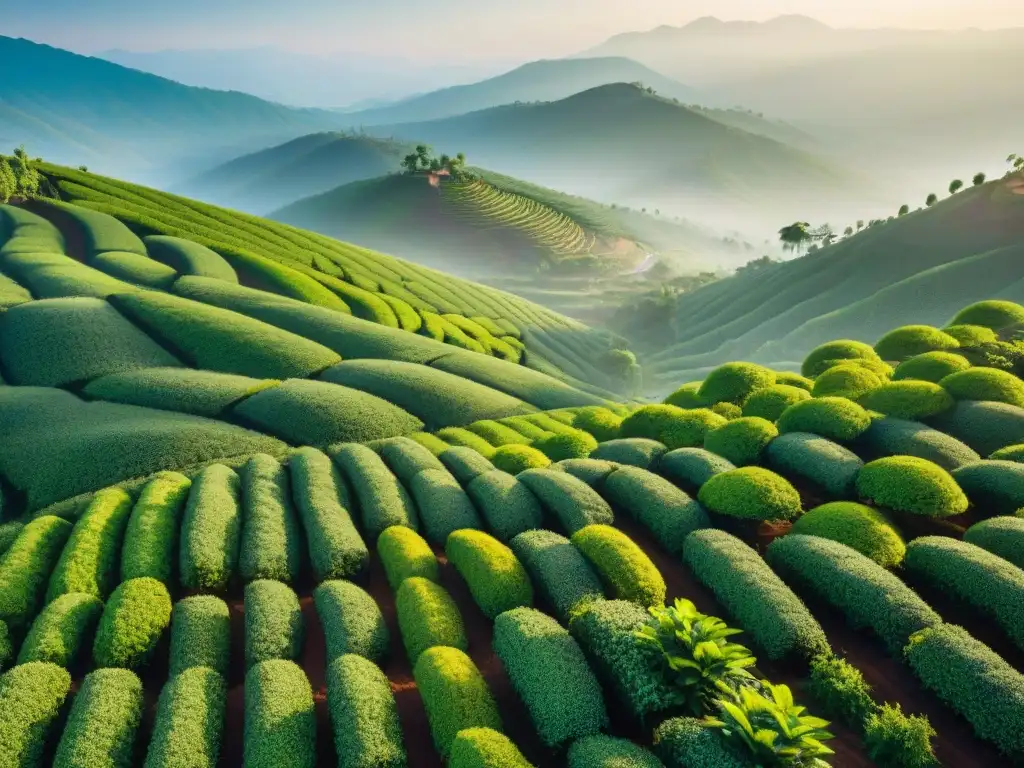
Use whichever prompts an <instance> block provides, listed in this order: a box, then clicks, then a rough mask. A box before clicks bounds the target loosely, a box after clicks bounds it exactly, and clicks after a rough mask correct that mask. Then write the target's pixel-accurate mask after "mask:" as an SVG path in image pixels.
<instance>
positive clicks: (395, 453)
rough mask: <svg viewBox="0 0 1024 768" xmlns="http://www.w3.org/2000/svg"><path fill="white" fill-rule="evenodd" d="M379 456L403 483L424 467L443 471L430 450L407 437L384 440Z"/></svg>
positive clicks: (439, 462) (406, 482) (441, 465)
mask: <svg viewBox="0 0 1024 768" xmlns="http://www.w3.org/2000/svg"><path fill="white" fill-rule="evenodd" d="M380 453H381V456H383V457H384V461H385V462H387V465H388V467H389V468H390V469H391V471H392V472H394V473H395V476H396V477H397V478H398V479H399V480H401V481H402V482H403V483H405V484H406V485H407V486H408V484H409V482H410V481H411V480H412V479H413V477H415V476H416V475H418V474H419V473H420V472H422V471H423V470H425V469H436V470H440V471H444V464H442V463H441V461H440V460H439V459H438V458H437V457H436V456H434V455H433V454H432V453H431V452H430V451H428V450H427V449H426V448H424V447H423V446H422V445H420V444H419V443H417V442H416V441H415V440H411V439H410V438H408V437H394V438H391V439H390V440H386V441H384V443H383V445H382V447H381V449H380Z"/></svg>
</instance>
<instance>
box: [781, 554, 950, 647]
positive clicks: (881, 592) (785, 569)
mask: <svg viewBox="0 0 1024 768" xmlns="http://www.w3.org/2000/svg"><path fill="white" fill-rule="evenodd" d="M765 559H766V560H767V561H768V564H769V565H771V566H772V568H773V569H774V570H775V571H776V572H778V573H779V574H780V575H781V576H782V577H783V579H785V580H786V582H787V583H789V584H790V585H791V586H794V587H796V588H797V589H798V590H801V591H804V592H806V593H808V594H812V595H814V596H815V597H817V598H819V599H821V600H824V601H825V602H827V603H829V604H830V605H833V606H834V607H836V608H837V609H838V610H840V611H842V613H843V615H845V616H846V619H847V621H848V622H849V623H850V625H851V626H852V627H854V628H855V629H866V628H870V629H872V630H874V632H875V634H876V635H878V636H879V637H880V638H881V640H882V642H884V643H885V644H886V646H888V648H889V651H890V652H891V653H898V652H899V650H900V649H901V648H903V646H904V645H906V644H907V640H908V639H909V638H910V636H911V635H912V634H914V632H917V631H918V630H920V629H923V628H925V627H930V626H934V625H936V624H938V623H939V622H941V619H940V618H939V615H938V614H937V613H935V611H933V610H932V609H931V608H930V607H929V606H928V605H927V603H925V602H924V601H923V600H922V599H921V598H920V597H918V596H917V595H916V594H915V593H914V592H913V590H911V589H910V588H909V587H907V586H906V585H905V584H904V583H903V582H902V581H900V580H899V579H898V578H897V577H896V576H894V575H893V574H891V573H889V571H887V570H885V569H884V568H883V567H882V566H880V565H878V564H877V563H875V562H874V561H872V560H870V559H869V558H867V557H865V556H864V555H862V554H861V553H860V552H857V551H856V550H854V549H851V548H850V547H848V546H846V545H845V544H840V543H839V542H836V541H830V540H829V539H823V538H820V537H818V536H801V535H799V534H790V535H789V536H784V537H782V538H781V539H776V540H775V541H773V542H772V543H771V544H769V545H768V550H767V552H766V553H765Z"/></svg>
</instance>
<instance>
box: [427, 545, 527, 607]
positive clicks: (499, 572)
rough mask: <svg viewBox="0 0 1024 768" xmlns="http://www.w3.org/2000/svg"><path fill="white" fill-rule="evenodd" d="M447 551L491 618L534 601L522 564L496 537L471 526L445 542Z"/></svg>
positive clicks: (474, 598)
mask: <svg viewBox="0 0 1024 768" xmlns="http://www.w3.org/2000/svg"><path fill="white" fill-rule="evenodd" d="M445 554H446V555H447V557H448V562H449V563H451V564H452V565H453V566H454V567H455V570H457V571H458V572H459V575H460V576H462V578H463V579H465V581H466V584H467V585H468V586H469V591H470V593H471V594H472V595H473V600H474V601H475V602H476V604H477V605H478V606H479V607H480V610H481V611H483V612H484V614H485V615H486V616H487V617H488V618H490V619H493V618H494V617H495V616H497V615H498V614H499V613H502V612H504V611H508V610H511V609H512V608H519V607H521V606H528V605H531V604H532V603H533V587H532V585H531V584H530V578H529V576H527V575H526V571H525V570H524V568H523V565H522V563H520V562H519V560H517V559H516V556H515V555H514V554H513V552H512V550H511V549H509V548H508V547H506V546H505V545H504V544H502V543H501V542H500V541H498V540H497V539H495V538H494V537H492V536H488V535H487V534H486V533H484V532H483V531H475V530H472V529H468V528H467V529H464V530H459V531H455V532H454V533H452V534H451V535H450V536H449V537H448V541H447V542H446V543H445Z"/></svg>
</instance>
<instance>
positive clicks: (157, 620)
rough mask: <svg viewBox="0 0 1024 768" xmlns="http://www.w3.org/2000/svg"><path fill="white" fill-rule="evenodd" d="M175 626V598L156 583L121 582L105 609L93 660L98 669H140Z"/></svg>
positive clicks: (142, 579)
mask: <svg viewBox="0 0 1024 768" xmlns="http://www.w3.org/2000/svg"><path fill="white" fill-rule="evenodd" d="M170 623H171V596H170V595H169V594H168V592H167V587H165V586H164V585H163V584H161V583H160V582H159V581H157V580H156V579H151V578H149V577H148V576H143V577H142V578H139V579H130V580H128V581H124V582H121V585H120V586H119V587H118V588H117V589H115V590H114V593H113V594H112V595H111V596H110V600H108V601H107V605H106V607H105V608H104V609H103V616H102V617H101V618H100V624H99V629H98V630H97V631H96V641H95V642H94V643H93V648H92V657H93V661H94V662H95V664H96V666H97V667H124V668H126V669H138V668H139V667H142V666H144V665H145V664H146V663H147V662H148V661H149V660H150V657H151V656H152V655H153V651H155V650H156V645H157V643H158V642H160V637H161V636H162V635H163V633H164V631H165V630H166V629H167V627H168V625H169V624H170Z"/></svg>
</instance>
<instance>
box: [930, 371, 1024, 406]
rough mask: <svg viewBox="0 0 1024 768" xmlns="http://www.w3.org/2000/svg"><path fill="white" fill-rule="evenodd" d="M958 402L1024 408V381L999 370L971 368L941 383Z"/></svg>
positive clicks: (952, 375) (954, 374)
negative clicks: (971, 401)
mask: <svg viewBox="0 0 1024 768" xmlns="http://www.w3.org/2000/svg"><path fill="white" fill-rule="evenodd" d="M939 384H941V385H942V387H943V389H945V390H946V391H947V392H949V394H950V395H952V396H953V397H954V398H956V399H957V400H983V401H986V402H994V403H1007V404H1009V405H1015V406H1017V407H1018V408H1021V407H1024V381H1021V380H1020V379H1019V378H1017V377H1016V376H1014V375H1013V374H1012V373H1008V372H1007V371H1001V370H999V369H998V368H980V367H979V368H970V369H968V370H966V371H961V372H959V373H953V374H950V375H949V376H947V377H945V378H944V379H942V381H940V382H939Z"/></svg>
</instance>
